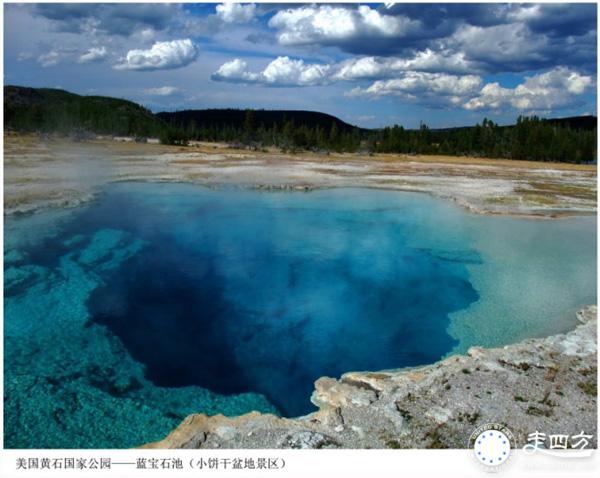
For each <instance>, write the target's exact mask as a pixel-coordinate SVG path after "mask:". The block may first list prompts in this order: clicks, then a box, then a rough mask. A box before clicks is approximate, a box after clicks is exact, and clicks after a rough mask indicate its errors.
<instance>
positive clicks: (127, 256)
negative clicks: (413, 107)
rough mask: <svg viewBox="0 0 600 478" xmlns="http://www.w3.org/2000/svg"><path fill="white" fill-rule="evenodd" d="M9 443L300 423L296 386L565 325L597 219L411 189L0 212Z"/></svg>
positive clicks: (117, 195) (151, 197)
mask: <svg viewBox="0 0 600 478" xmlns="http://www.w3.org/2000/svg"><path fill="white" fill-rule="evenodd" d="M5 241H6V246H5V297H6V299H5V300H6V302H5V312H6V316H5V317H6V318H5V347H6V349H5V350H6V354H5V372H6V374H5V427H6V435H5V440H6V445H7V446H8V447H44V446H48V447H125V446H133V445H136V444H139V443H141V442H144V441H150V440H155V439H158V438H161V437H162V436H163V435H164V434H165V433H166V432H168V431H169V430H170V429H171V428H173V427H174V426H176V425H177V424H178V423H179V421H180V420H181V419H182V418H184V417H185V416H186V415H187V414H189V413H193V412H205V413H208V414H214V413H224V414H228V415H233V414H240V413H245V412H248V411H251V410H259V411H264V412H275V413H279V414H282V415H286V416H297V415H301V414H305V413H309V412H311V411H313V410H314V407H313V406H312V405H311V403H310V401H309V397H310V394H311V392H312V390H313V382H314V380H315V379H317V378H318V377H321V376H324V375H328V376H333V377H337V376H339V375H340V374H342V373H344V372H347V371H352V370H381V369H390V368H399V367H406V366H414V365H421V364H427V363H431V362H434V361H436V360H438V359H440V358H442V357H443V356H445V355H447V354H449V353H456V352H464V351H465V350H466V349H467V348H468V347H469V346H471V345H484V346H495V345H501V344H506V343H510V342H514V341H517V340H520V339H523V338H526V337H535V336H544V335H548V334H552V333H557V332H562V331H565V330H567V329H569V328H571V327H573V326H574V324H575V317H574V312H575V310H577V308H579V307H580V306H582V305H585V304H590V303H595V301H596V295H595V291H596V276H595V264H596V249H595V243H596V220H595V217H578V218H566V219H561V220H554V221H549V220H546V221H545V220H531V219H529V220H528V219H517V218H508V217H486V216H476V215H472V214H469V213H467V212H466V211H464V210H463V209H461V208H459V207H458V206H456V205H454V204H451V203H448V202H444V201H441V200H436V199H433V198H431V197H429V196H427V195H418V194H410V193H399V192H391V191H380V190H367V189H331V190H322V191H313V192H310V193H297V192H295V193H286V192H257V191H249V190H237V189H225V190H216V191H215V190H209V189H205V188H202V187H197V186H192V185H183V184H148V183H123V184H118V185H112V186H109V187H107V188H106V190H105V192H104V194H103V195H102V196H101V197H100V198H99V199H98V200H97V201H95V202H94V203H91V204H89V205H88V206H85V207H81V208H78V209H73V210H67V211H53V212H46V213H40V214H37V215H34V216H29V217H24V218H9V219H8V220H7V222H6V232H5Z"/></svg>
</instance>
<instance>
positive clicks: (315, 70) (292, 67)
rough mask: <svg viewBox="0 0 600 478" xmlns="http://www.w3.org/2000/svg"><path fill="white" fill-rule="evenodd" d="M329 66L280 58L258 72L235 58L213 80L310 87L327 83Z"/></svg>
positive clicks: (223, 66) (222, 66) (213, 76)
mask: <svg viewBox="0 0 600 478" xmlns="http://www.w3.org/2000/svg"><path fill="white" fill-rule="evenodd" d="M330 68H331V67H330V66H329V65H319V64H307V63H305V62H304V61H303V60H294V59H291V58H289V57H287V56H280V57H277V58H276V59H275V60H273V61H272V62H271V63H269V64H268V65H267V66H266V68H265V69H264V70H262V71H260V72H250V71H248V64H247V63H246V62H245V61H244V60H240V59H239V58H236V59H235V60H232V61H229V62H227V63H224V64H223V65H221V67H220V68H219V69H218V70H217V72H216V73H214V74H213V75H212V79H213V80H217V81H229V82H237V83H261V84H265V85H271V86H312V85H320V84H325V83H327V82H328V76H329V75H328V74H329V70H330Z"/></svg>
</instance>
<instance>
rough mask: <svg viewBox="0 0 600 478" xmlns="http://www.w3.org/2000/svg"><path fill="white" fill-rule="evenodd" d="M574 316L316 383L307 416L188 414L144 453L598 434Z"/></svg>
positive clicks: (581, 329)
mask: <svg viewBox="0 0 600 478" xmlns="http://www.w3.org/2000/svg"><path fill="white" fill-rule="evenodd" d="M577 318H578V319H579V322H580V324H579V325H578V326H577V327H576V328H575V329H574V330H572V331H570V332H568V333H565V334H560V335H554V336H550V337H547V338H538V339H529V340H525V341H523V342H520V343H517V344H513V345H508V346H506V347H502V348H493V349H484V348H480V347H472V348H471V349H469V351H468V353H467V355H456V356H452V357H449V358H447V359H445V360H442V361H440V362H437V363H435V364H432V365H427V366H423V367H418V368H411V369H400V370H395V371H382V372H350V373H346V374H344V375H342V377H341V378H339V379H335V378H329V377H322V378H320V379H318V380H317V381H316V382H315V390H314V392H313V394H312V397H311V401H312V402H313V404H315V405H316V406H317V407H318V408H319V410H318V411H316V412H314V413H311V414H309V415H306V416H304V417H300V418H281V417H277V416H275V415H270V414H260V413H257V412H252V413H248V414H246V415H242V416H238V417H225V416H223V415H216V416H207V415H204V414H194V415H190V416H188V417H187V418H186V419H185V420H184V421H183V422H182V423H181V424H180V425H179V426H178V427H177V428H176V429H175V430H173V431H172V432H171V433H170V434H169V435H168V436H167V437H165V438H164V439H163V440H160V441H158V442H154V443H149V444H146V445H143V446H142V448H188V449H189V448H466V447H467V443H468V439H469V436H470V435H471V433H472V432H473V431H474V430H475V429H476V428H477V427H478V426H480V425H483V424H486V423H490V422H493V423H500V424H502V425H504V426H506V427H508V428H509V429H510V430H511V431H512V433H513V435H514V437H515V439H516V443H515V444H514V445H515V446H517V447H522V446H523V445H524V444H526V443H527V436H528V434H529V433H533V432H534V431H539V432H542V433H546V434H547V435H550V434H571V435H575V434H578V433H581V432H582V431H583V432H585V433H586V434H589V435H593V436H594V437H595V436H596V434H597V421H596V417H597V408H596V407H597V368H596V367H597V365H596V364H597V340H596V330H597V307H596V306H595V305H594V306H588V307H585V308H584V309H582V310H581V311H579V312H578V313H577ZM592 445H593V446H594V447H595V446H596V442H595V438H594V441H593V443H592Z"/></svg>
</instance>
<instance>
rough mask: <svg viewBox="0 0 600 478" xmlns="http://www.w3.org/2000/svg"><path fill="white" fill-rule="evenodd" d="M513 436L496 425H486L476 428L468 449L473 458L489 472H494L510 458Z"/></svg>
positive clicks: (502, 427) (506, 429) (505, 429)
mask: <svg viewBox="0 0 600 478" xmlns="http://www.w3.org/2000/svg"><path fill="white" fill-rule="evenodd" d="M512 441H513V435H512V433H511V432H510V430H509V429H508V428H506V427H504V426H502V425H500V424H497V423H488V424H486V425H482V426H480V427H479V428H477V429H476V430H475V431H474V432H473V433H472V434H471V437H470V438H469V448H472V449H473V453H474V454H475V458H476V459H477V461H478V462H479V463H481V464H482V465H484V466H485V467H486V468H487V469H488V470H489V471H496V469H497V468H498V467H499V466H500V465H502V464H503V463H504V462H505V461H506V460H508V458H509V457H510V449H511V442H512Z"/></svg>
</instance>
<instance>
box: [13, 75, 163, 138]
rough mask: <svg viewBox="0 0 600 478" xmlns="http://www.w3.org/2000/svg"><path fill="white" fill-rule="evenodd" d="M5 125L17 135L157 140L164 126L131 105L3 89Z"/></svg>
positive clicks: (49, 91)
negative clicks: (89, 135) (80, 132)
mask: <svg viewBox="0 0 600 478" xmlns="http://www.w3.org/2000/svg"><path fill="white" fill-rule="evenodd" d="M4 122H5V125H6V127H8V128H13V129H16V130H19V131H42V132H59V133H65V134H68V133H72V132H73V131H76V130H86V131H89V132H93V133H98V134H114V135H128V136H158V135H159V134H160V132H161V130H162V129H164V125H163V124H162V122H161V121H160V120H159V119H158V118H157V117H156V116H155V115H154V114H152V112H151V111H150V110H148V109H146V108H144V107H142V106H140V105H138V104H136V103H134V102H132V101H127V100H122V99H117V98H109V97H106V96H80V95H76V94H74V93H69V92H68V91H64V90H59V89H53V88H27V87H23V86H5V87H4Z"/></svg>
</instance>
